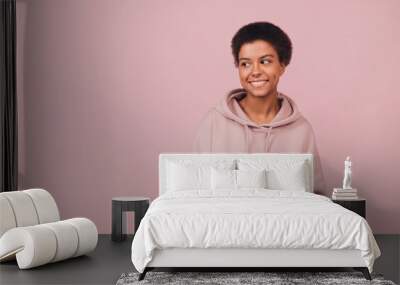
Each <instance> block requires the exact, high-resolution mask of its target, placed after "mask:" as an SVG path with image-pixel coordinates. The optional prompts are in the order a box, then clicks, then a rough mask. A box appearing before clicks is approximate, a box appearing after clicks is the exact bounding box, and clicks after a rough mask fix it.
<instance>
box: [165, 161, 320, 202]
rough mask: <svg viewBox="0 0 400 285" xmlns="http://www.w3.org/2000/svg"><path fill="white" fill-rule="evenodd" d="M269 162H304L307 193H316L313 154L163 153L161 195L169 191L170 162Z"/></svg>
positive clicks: (235, 163)
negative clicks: (306, 170) (306, 168)
mask: <svg viewBox="0 0 400 285" xmlns="http://www.w3.org/2000/svg"><path fill="white" fill-rule="evenodd" d="M241 159H242V160H247V161H248V160H249V159H250V160H255V161H260V160H262V161H267V162H268V163H271V164H273V163H279V162H289V163H290V162H301V161H304V162H305V163H306V164H307V165H308V168H309V170H310V171H309V172H308V173H309V175H308V176H309V177H308V181H309V184H308V185H309V186H308V189H306V191H307V192H314V174H313V173H314V170H313V169H314V168H313V156H312V154H308V153H305V154H303V153H302V154H295V153H289V154H283V153H162V154H160V156H159V194H160V195H161V194H163V193H165V192H166V191H167V187H166V186H167V179H168V177H167V176H168V175H167V170H168V169H167V168H168V163H169V162H174V161H175V162H180V163H182V162H188V163H191V162H193V163H195V164H197V163H198V164H207V162H210V163H212V162H217V161H222V160H223V161H230V160H231V161H232V162H233V163H234V165H236V166H237V162H238V161H239V160H241Z"/></svg>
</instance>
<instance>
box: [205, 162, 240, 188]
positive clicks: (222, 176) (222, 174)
mask: <svg viewBox="0 0 400 285" xmlns="http://www.w3.org/2000/svg"><path fill="white" fill-rule="evenodd" d="M211 189H212V190H217V189H231V190H236V170H232V169H216V168H214V167H213V168H211Z"/></svg>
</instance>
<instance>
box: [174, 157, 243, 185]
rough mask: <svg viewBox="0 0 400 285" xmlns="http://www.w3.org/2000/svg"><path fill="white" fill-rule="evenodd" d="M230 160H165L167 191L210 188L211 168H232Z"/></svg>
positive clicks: (233, 165)
mask: <svg viewBox="0 0 400 285" xmlns="http://www.w3.org/2000/svg"><path fill="white" fill-rule="evenodd" d="M235 165H236V162H235V161H233V160H231V161H228V160H218V161H197V162H194V161H192V160H174V161H168V162H167V179H166V180H167V181H166V182H167V183H166V184H167V185H166V186H167V191H184V190H194V189H197V190H199V189H203V190H204V189H207V190H210V189H211V168H212V167H213V168H216V169H234V167H235Z"/></svg>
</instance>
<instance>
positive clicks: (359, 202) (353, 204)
mask: <svg viewBox="0 0 400 285" xmlns="http://www.w3.org/2000/svg"><path fill="white" fill-rule="evenodd" d="M332 202H334V203H336V204H339V205H340V206H342V207H344V208H346V209H348V210H350V211H353V212H354V213H356V214H359V215H360V216H361V217H363V218H364V219H365V218H366V200H365V199H364V198H358V199H356V200H336V199H332Z"/></svg>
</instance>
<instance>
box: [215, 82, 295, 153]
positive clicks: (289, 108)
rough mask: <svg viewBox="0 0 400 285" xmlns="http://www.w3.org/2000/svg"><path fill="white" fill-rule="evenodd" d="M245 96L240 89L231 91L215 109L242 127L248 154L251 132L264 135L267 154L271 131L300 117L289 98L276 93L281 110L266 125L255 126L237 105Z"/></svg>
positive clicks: (244, 92)
mask: <svg viewBox="0 0 400 285" xmlns="http://www.w3.org/2000/svg"><path fill="white" fill-rule="evenodd" d="M246 94H247V93H246V90H244V89H241V88H240V89H235V90H232V91H231V92H229V93H228V94H227V95H226V97H225V98H224V99H223V100H222V101H221V102H219V104H218V105H217V106H216V107H215V109H216V111H217V112H219V113H220V114H221V115H223V116H224V117H226V118H227V119H230V120H233V121H235V122H237V123H239V124H241V125H242V126H243V130H244V132H245V139H246V145H247V149H248V151H249V152H250V144H251V140H252V138H251V137H252V132H262V133H265V151H266V152H269V149H270V140H271V132H272V129H273V128H279V127H282V126H286V125H288V124H291V123H293V122H295V121H297V120H298V119H300V118H301V117H302V115H301V113H300V112H299V110H298V108H297V106H296V104H295V102H294V101H293V100H292V99H291V98H289V97H288V96H286V95H284V94H282V93H278V99H280V100H281V108H280V109H279V111H278V113H277V114H276V116H275V118H274V119H273V120H272V121H271V122H270V123H267V124H261V125H259V124H256V123H255V122H253V121H251V120H250V119H249V118H248V116H247V115H246V114H245V112H244V111H243V110H242V108H241V107H240V105H239V102H238V101H239V100H240V99H242V98H244V97H245V96H246Z"/></svg>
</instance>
